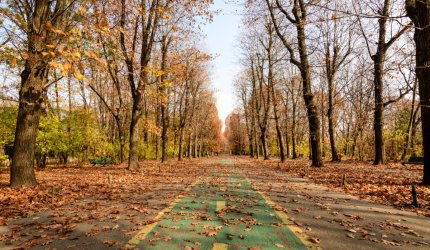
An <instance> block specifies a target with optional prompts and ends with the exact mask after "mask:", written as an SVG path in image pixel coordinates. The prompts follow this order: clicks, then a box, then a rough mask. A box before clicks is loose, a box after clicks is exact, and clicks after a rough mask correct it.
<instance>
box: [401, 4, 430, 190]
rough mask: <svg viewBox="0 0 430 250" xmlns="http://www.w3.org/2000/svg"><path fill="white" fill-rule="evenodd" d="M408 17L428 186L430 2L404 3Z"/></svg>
mask: <svg viewBox="0 0 430 250" xmlns="http://www.w3.org/2000/svg"><path fill="white" fill-rule="evenodd" d="M406 10H407V14H408V16H409V17H410V18H411V19H412V21H413V22H414V24H415V35H414V40H415V43H416V48H417V51H416V61H417V62H416V63H417V65H416V73H417V77H418V83H419V94H420V105H421V125H422V134H423V152H424V171H423V184H424V185H430V50H429V49H428V48H429V47H430V0H421V1H412V0H407V1H406Z"/></svg>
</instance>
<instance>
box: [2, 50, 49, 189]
mask: <svg viewBox="0 0 430 250" xmlns="http://www.w3.org/2000/svg"><path fill="white" fill-rule="evenodd" d="M32 56H34V57H33V58H37V55H32ZM36 60H38V59H36ZM39 61H40V62H41V61H42V60H41V59H39ZM32 69H33V70H32ZM46 77H47V68H46V65H44V64H43V63H39V65H37V67H34V66H32V65H30V62H28V61H27V63H26V66H25V69H24V71H23V72H22V73H21V89H20V93H19V97H20V98H19V99H20V102H19V107H18V117H17V123H16V130H15V142H14V146H13V156H12V166H11V175H10V186H11V187H13V188H15V187H22V186H35V185H36V184H37V183H36V175H35V172H34V160H35V158H34V148H35V143H36V134H37V130H38V128H39V120H40V116H41V115H42V105H43V102H44V100H43V99H44V98H43V89H42V88H43V85H44V83H45V81H46Z"/></svg>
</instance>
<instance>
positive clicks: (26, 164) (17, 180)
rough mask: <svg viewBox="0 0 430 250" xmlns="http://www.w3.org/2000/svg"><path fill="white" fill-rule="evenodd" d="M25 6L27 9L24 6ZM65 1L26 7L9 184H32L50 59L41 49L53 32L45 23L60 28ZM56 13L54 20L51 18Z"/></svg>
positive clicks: (49, 39)
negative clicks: (23, 57)
mask: <svg viewBox="0 0 430 250" xmlns="http://www.w3.org/2000/svg"><path fill="white" fill-rule="evenodd" d="M27 7H28V8H27ZM65 8H66V1H65V0H58V1H56V2H55V5H54V4H52V2H51V1H48V0H40V1H36V2H35V3H34V5H33V6H32V8H30V7H29V6H26V7H25V8H23V9H25V11H29V12H30V13H27V14H28V18H29V19H28V20H27V21H28V22H29V23H27V25H28V29H29V30H28V31H27V41H26V44H27V46H28V47H27V49H28V59H26V62H25V66H24V70H23V72H22V73H21V86H20V91H19V107H18V117H17V122H16V130H15V141H14V147H13V156H12V166H11V174H10V185H11V187H22V186H35V185H36V184H37V183H36V176H35V172H34V160H35V158H34V148H35V143H36V134H37V130H38V128H39V120H40V116H41V115H42V110H43V105H44V98H45V91H46V89H45V85H46V83H47V80H48V71H49V67H48V63H49V61H50V60H49V59H44V58H43V57H42V55H41V52H42V51H46V49H47V48H46V45H47V44H52V43H54V39H55V36H54V34H53V32H50V31H49V30H47V27H46V22H47V21H48V20H52V22H51V24H52V27H51V28H55V29H62V27H63V24H64V20H65V18H66V15H67V14H68V12H67V11H66V9H65ZM51 15H55V17H56V18H55V20H54V19H51V18H52V16H51Z"/></svg>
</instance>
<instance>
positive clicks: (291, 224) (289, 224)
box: [246, 178, 322, 250]
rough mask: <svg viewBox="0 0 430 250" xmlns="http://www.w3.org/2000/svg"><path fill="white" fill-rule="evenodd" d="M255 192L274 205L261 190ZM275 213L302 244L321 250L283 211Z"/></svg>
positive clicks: (308, 247)
mask: <svg viewBox="0 0 430 250" xmlns="http://www.w3.org/2000/svg"><path fill="white" fill-rule="evenodd" d="M246 180H247V181H248V182H249V183H251V182H250V181H249V179H248V178H246ZM257 192H258V193H259V194H260V195H261V196H262V197H263V199H264V200H265V201H266V202H267V204H269V205H270V206H272V207H273V206H275V205H276V203H275V202H273V201H272V200H271V199H270V198H269V197H267V196H266V195H264V194H263V193H262V192H260V191H257ZM275 213H276V216H278V218H279V219H281V220H282V222H283V223H284V224H285V225H286V226H287V227H288V228H289V229H290V230H291V231H292V232H293V233H294V234H295V235H296V237H297V238H299V239H300V241H301V242H302V243H303V245H305V246H306V248H307V249H312V250H313V249H315V250H322V248H321V247H320V246H318V245H316V244H315V243H313V242H312V241H311V238H310V237H309V236H308V235H307V234H306V233H305V232H303V230H302V229H301V228H300V227H298V226H297V225H296V224H295V223H294V221H292V220H291V219H290V217H288V215H287V214H286V213H285V212H283V211H276V210H275Z"/></svg>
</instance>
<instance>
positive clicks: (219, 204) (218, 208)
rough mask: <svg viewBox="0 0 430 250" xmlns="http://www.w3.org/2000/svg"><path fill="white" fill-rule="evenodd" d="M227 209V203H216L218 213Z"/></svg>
mask: <svg viewBox="0 0 430 250" xmlns="http://www.w3.org/2000/svg"><path fill="white" fill-rule="evenodd" d="M224 208H225V201H217V202H216V211H217V212H218V211H220V210H222V209H224Z"/></svg>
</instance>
